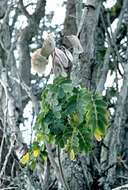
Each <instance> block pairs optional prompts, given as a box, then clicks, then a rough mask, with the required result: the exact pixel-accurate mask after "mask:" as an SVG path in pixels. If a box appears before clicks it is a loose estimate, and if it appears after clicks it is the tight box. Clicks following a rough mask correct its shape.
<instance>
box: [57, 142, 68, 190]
mask: <svg viewBox="0 0 128 190" xmlns="http://www.w3.org/2000/svg"><path fill="white" fill-rule="evenodd" d="M57 149H58V151H57V152H58V163H59V168H60V173H61V176H62V178H63V182H64V184H65V187H66V190H70V187H69V185H68V183H67V181H66V179H65V176H64V172H63V168H62V164H61V160H60V148H59V145H58V147H57Z"/></svg>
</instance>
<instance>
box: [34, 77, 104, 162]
mask: <svg viewBox="0 0 128 190" xmlns="http://www.w3.org/2000/svg"><path fill="white" fill-rule="evenodd" d="M107 123H108V112H107V104H106V103H105V102H104V101H103V99H102V96H101V95H99V94H96V93H92V92H90V91H88V90H87V89H85V88H83V87H81V86H78V87H75V86H73V84H72V82H71V81H70V80H69V79H67V78H62V77H59V78H57V79H55V80H54V82H53V84H50V85H48V86H47V87H46V89H45V90H44V91H43V93H42V97H41V110H40V113H39V115H38V118H37V122H36V125H35V127H34V130H35V133H36V141H37V142H38V143H39V144H43V143H44V144H45V142H48V143H52V144H56V145H59V146H60V147H61V148H64V149H65V151H66V152H68V153H69V155H70V158H71V159H74V158H75V155H76V154H77V153H80V152H88V151H90V150H91V146H92V142H93V138H94V136H95V138H96V139H97V140H98V141H100V140H101V139H102V138H103V136H104V135H105V131H106V128H107Z"/></svg>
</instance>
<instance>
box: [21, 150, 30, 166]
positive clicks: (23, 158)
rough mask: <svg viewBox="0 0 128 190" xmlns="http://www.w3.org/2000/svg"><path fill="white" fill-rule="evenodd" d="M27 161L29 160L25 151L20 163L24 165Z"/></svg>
mask: <svg viewBox="0 0 128 190" xmlns="http://www.w3.org/2000/svg"><path fill="white" fill-rule="evenodd" d="M28 162H29V153H28V152H27V153H26V154H24V155H23V156H22V158H21V159H20V163H21V164H23V165H26V164H27V163H28Z"/></svg>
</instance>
